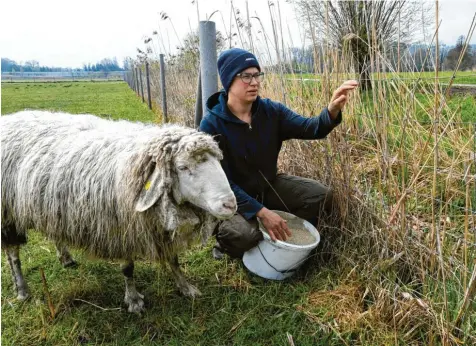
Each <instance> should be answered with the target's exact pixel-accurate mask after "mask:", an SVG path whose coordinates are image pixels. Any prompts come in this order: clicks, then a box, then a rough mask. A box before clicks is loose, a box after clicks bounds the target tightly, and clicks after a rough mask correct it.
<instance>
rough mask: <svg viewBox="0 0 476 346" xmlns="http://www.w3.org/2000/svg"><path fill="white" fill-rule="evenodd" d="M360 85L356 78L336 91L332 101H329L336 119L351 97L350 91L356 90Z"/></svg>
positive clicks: (330, 108)
mask: <svg viewBox="0 0 476 346" xmlns="http://www.w3.org/2000/svg"><path fill="white" fill-rule="evenodd" d="M358 85H359V82H357V81H356V80H348V81H345V82H344V83H343V84H342V85H341V86H340V87H338V88H337V89H336V90H335V91H334V93H333V94H332V98H331V102H330V103H329V106H327V109H328V110H329V113H330V115H331V118H332V119H335V118H336V117H337V115H338V114H339V111H341V110H342V108H344V106H345V104H346V103H347V101H348V99H349V96H348V93H349V92H350V91H352V90H354V89H355V88H356V87H357V86H358Z"/></svg>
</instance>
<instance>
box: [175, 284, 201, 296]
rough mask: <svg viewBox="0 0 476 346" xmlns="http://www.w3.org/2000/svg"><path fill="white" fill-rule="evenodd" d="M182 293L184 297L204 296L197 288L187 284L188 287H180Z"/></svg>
mask: <svg viewBox="0 0 476 346" xmlns="http://www.w3.org/2000/svg"><path fill="white" fill-rule="evenodd" d="M179 290H180V293H182V294H183V295H184V296H188V297H192V298H194V297H199V296H201V295H202V292H200V291H199V290H198V288H196V287H195V286H193V285H191V284H187V285H186V286H181V287H179Z"/></svg>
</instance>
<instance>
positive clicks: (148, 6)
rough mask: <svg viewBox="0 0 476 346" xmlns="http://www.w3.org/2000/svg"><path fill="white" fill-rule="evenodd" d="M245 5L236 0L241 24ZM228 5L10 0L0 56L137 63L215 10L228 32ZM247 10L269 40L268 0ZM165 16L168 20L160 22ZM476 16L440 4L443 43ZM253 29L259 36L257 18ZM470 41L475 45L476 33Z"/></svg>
mask: <svg viewBox="0 0 476 346" xmlns="http://www.w3.org/2000/svg"><path fill="white" fill-rule="evenodd" d="M272 1H273V2H274V4H275V6H274V7H273V8H274V9H273V13H274V14H276V13H277V4H278V2H279V7H280V10H281V20H282V23H283V31H284V32H283V36H284V40H285V42H287V43H286V45H287V46H289V45H291V44H290V42H291V40H292V43H293V44H292V45H293V46H298V47H301V46H302V45H303V38H302V32H303V29H302V28H301V27H300V26H299V22H298V21H297V20H296V16H295V14H294V10H293V5H292V4H291V3H289V1H288V2H286V1H285V0H272ZM246 2H247V1H246V0H233V5H234V7H235V8H238V9H240V11H241V14H240V15H241V16H242V17H243V18H246ZM197 3H198V13H197ZM230 4H231V0H195V1H192V0H135V1H133V2H132V1H127V2H126V1H122V0H116V1H111V0H81V1H77V0H69V1H64V0H41V1H38V0H36V1H34V0H16V1H5V2H3V3H2V15H1V20H0V55H1V57H2V58H9V59H12V60H15V61H16V62H25V61H27V60H37V61H39V63H40V65H43V66H55V67H74V68H75V67H82V66H83V64H87V63H96V62H98V61H99V60H101V59H103V58H107V57H109V58H112V57H116V58H117V59H118V62H119V63H120V64H122V61H123V59H124V58H125V57H128V56H130V57H136V54H137V48H141V49H144V47H145V45H144V39H145V38H146V37H149V36H152V32H153V31H154V30H160V32H161V33H163V37H164V39H163V42H164V43H165V45H166V50H167V52H166V53H168V52H172V53H173V52H174V51H175V48H174V47H176V46H177V45H179V40H182V39H183V38H184V36H185V35H186V34H187V33H189V32H190V31H191V29H193V30H194V29H196V28H197V27H198V18H200V20H205V19H206V18H208V17H209V16H210V15H211V14H212V13H213V12H214V11H215V10H218V12H215V13H214V14H213V16H212V18H211V20H213V21H215V22H216V26H217V30H219V31H224V27H226V28H227V30H229V27H230V25H229V23H230V8H231V6H230ZM248 8H249V13H250V16H258V17H259V18H260V19H261V21H262V23H263V26H264V28H265V32H266V33H267V34H268V35H269V36H272V27H271V21H270V12H269V8H268V0H249V1H248ZM162 12H165V13H166V14H167V15H168V17H169V18H170V19H167V20H161V16H160V13H162ZM475 12H476V0H440V20H441V27H440V32H439V40H440V42H442V43H446V44H454V43H455V42H456V39H457V38H458V37H459V36H460V35H466V34H467V33H468V30H469V27H470V25H471V21H472V19H473V16H474V14H475ZM252 23H253V20H252ZM252 25H255V28H256V29H254V30H258V26H259V23H258V22H257V21H256V20H254V24H252ZM169 42H170V51H169V48H168V47H169ZM308 43H310V42H307V44H308ZM471 43H474V44H476V32H475V33H474V35H473V37H472V39H471ZM305 44H306V42H305ZM238 45H239V44H238ZM157 47H159V46H157Z"/></svg>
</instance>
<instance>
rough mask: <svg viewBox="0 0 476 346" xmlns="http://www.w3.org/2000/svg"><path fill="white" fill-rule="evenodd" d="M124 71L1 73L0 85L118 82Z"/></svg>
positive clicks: (122, 77) (121, 78)
mask: <svg viewBox="0 0 476 346" xmlns="http://www.w3.org/2000/svg"><path fill="white" fill-rule="evenodd" d="M124 74H125V71H98V72H96V71H68V72H2V75H1V76H2V83H18V82H69V81H73V82H75V81H120V80H123V79H124Z"/></svg>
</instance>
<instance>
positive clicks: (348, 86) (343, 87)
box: [332, 80, 359, 99]
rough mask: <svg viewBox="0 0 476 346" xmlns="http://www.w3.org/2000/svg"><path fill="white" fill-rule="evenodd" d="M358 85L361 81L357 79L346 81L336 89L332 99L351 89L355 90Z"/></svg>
mask: <svg viewBox="0 0 476 346" xmlns="http://www.w3.org/2000/svg"><path fill="white" fill-rule="evenodd" d="M358 85H359V83H358V82H357V81H355V80H350V81H346V82H344V83H343V84H342V85H341V86H340V87H338V88H337V89H336V91H334V94H333V95H332V99H336V98H338V97H339V96H340V95H343V94H347V93H348V92H349V91H350V90H354V89H355V88H356V87H357V86H358Z"/></svg>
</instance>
